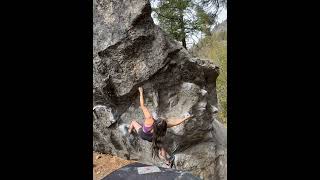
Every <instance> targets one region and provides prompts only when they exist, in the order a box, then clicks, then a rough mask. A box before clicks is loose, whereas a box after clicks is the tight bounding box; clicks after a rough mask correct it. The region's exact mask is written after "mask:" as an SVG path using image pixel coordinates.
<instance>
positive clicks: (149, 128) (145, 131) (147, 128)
mask: <svg viewBox="0 0 320 180" xmlns="http://www.w3.org/2000/svg"><path fill="white" fill-rule="evenodd" d="M152 129H153V126H150V127H146V126H144V125H143V126H142V130H143V132H144V133H147V134H152V132H151V130H152Z"/></svg>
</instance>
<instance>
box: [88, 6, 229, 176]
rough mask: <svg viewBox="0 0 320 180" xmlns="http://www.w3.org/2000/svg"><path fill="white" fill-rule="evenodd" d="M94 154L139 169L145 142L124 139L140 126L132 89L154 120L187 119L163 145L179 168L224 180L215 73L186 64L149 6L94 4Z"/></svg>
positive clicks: (203, 64) (196, 62)
mask: <svg viewBox="0 0 320 180" xmlns="http://www.w3.org/2000/svg"><path fill="white" fill-rule="evenodd" d="M93 12H94V19H93V45H94V47H93V64H94V66H93V72H94V74H93V104H94V107H93V115H94V116H93V117H94V119H93V148H94V150H95V151H98V152H102V153H110V154H113V155H117V156H120V157H122V158H127V159H135V160H139V161H140V162H142V163H145V164H154V165H157V166H162V165H163V164H162V161H161V160H159V159H157V158H156V159H153V158H152V157H151V143H149V142H147V141H144V140H141V139H139V137H138V135H137V134H134V135H133V138H128V137H129V136H128V135H126V134H125V132H124V130H123V127H124V125H125V124H128V125H129V124H130V122H131V120H133V119H135V120H136V121H138V122H139V123H141V124H142V123H143V120H144V118H143V113H142V111H141V109H140V107H139V94H138V91H137V89H138V87H139V86H142V87H143V89H144V99H145V105H146V106H147V107H148V109H149V110H150V111H151V112H152V113H153V114H154V116H158V117H160V116H161V117H165V118H174V117H176V118H181V117H183V116H185V115H186V114H193V115H194V117H193V118H191V119H189V120H187V121H186V122H184V123H182V124H180V125H179V126H176V127H173V128H170V129H168V131H167V135H166V137H165V143H166V144H167V147H168V152H169V153H170V154H174V155H175V156H176V160H175V167H176V169H178V170H186V171H190V172H192V173H193V174H194V175H197V176H199V177H201V178H203V179H217V180H220V179H227V174H226V172H227V151H226V150H227V141H226V140H227V136H226V129H225V128H224V127H223V126H222V125H221V124H220V123H219V122H218V121H216V120H215V114H216V113H217V95H216V91H215V86H216V85H215V82H216V78H217V77H218V74H219V68H218V67H216V66H214V65H213V64H211V63H210V62H209V61H205V60H200V59H197V58H191V56H190V55H189V54H188V52H187V51H186V50H185V49H184V48H183V47H182V46H181V45H180V44H179V43H177V42H176V41H174V40H172V39H170V38H169V37H168V36H167V35H166V34H165V33H164V32H163V31H162V30H161V29H160V28H159V27H158V26H156V25H155V24H154V23H153V20H152V18H151V6H150V3H149V1H148V0H94V1H93Z"/></svg>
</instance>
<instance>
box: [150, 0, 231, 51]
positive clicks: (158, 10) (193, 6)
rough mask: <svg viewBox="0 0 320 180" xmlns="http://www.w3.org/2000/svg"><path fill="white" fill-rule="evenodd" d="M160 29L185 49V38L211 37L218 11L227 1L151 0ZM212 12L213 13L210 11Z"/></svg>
mask: <svg viewBox="0 0 320 180" xmlns="http://www.w3.org/2000/svg"><path fill="white" fill-rule="evenodd" d="M153 2H154V3H156V4H157V6H156V7H154V8H153V11H154V12H155V16H156V18H157V19H158V20H159V23H160V24H159V25H160V27H161V28H162V29H163V30H164V31H166V32H167V33H168V34H169V35H170V36H171V37H173V38H174V39H176V40H177V41H180V42H181V43H182V45H183V47H185V48H186V49H187V42H186V39H187V38H192V36H193V35H194V34H196V33H198V32H202V33H204V34H205V35H211V31H210V28H211V27H212V25H214V24H215V21H216V18H217V13H218V10H219V9H220V8H221V7H223V6H225V5H226V3H227V0H153ZM212 10H213V11H212Z"/></svg>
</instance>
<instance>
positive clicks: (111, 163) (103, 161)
mask: <svg viewBox="0 0 320 180" xmlns="http://www.w3.org/2000/svg"><path fill="white" fill-rule="evenodd" d="M133 162H136V161H130V160H125V159H121V158H119V157H117V156H112V155H109V154H100V153H97V152H93V175H94V176H93V179H94V180H100V179H102V178H103V177H105V176H106V175H108V174H110V173H111V172H113V171H115V170H117V169H119V168H121V167H123V166H125V165H128V164H130V163H133Z"/></svg>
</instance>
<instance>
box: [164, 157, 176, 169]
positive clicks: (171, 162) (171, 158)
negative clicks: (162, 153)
mask: <svg viewBox="0 0 320 180" xmlns="http://www.w3.org/2000/svg"><path fill="white" fill-rule="evenodd" d="M174 159H175V157H174V156H171V157H170V158H169V159H168V160H167V161H166V165H167V166H168V168H172V166H173V162H174Z"/></svg>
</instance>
